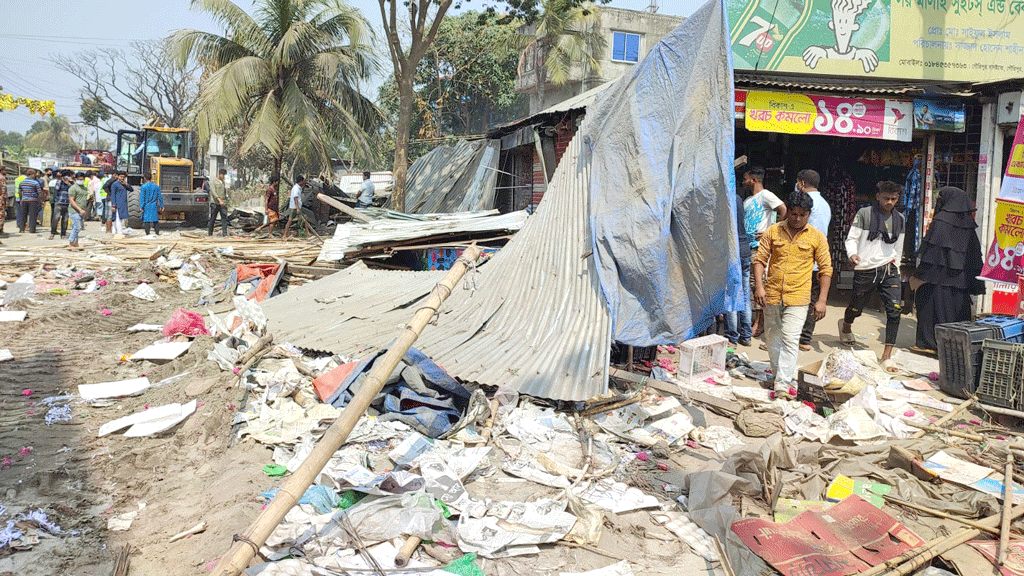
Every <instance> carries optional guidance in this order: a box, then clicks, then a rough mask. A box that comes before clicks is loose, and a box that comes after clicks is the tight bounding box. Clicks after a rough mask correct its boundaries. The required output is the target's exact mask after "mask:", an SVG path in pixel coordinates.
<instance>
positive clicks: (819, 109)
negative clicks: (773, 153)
mask: <svg viewBox="0 0 1024 576" xmlns="http://www.w3.org/2000/svg"><path fill="white" fill-rule="evenodd" d="M913 115H914V103H913V102H910V101H901V100H887V99H885V100H883V99H872V98H840V97H836V96H811V95H806V94H788V93H781V92H757V91H751V92H748V93H747V98H746V110H745V114H744V118H745V120H744V124H745V126H746V128H747V130H751V131H754V132H781V133H783V134H819V135H822V136H842V137H846V138H874V139H878V140H898V141H901V142H910V140H911V137H912V135H913Z"/></svg>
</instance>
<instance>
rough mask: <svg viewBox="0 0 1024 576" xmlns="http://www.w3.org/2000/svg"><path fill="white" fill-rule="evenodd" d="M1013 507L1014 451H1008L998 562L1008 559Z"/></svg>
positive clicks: (1001, 563)
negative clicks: (1007, 551)
mask: <svg viewBox="0 0 1024 576" xmlns="http://www.w3.org/2000/svg"><path fill="white" fill-rule="evenodd" d="M1012 509H1013V452H1010V451H1009V450H1007V451H1006V471H1005V472H1004V473H1003V523H1002V526H1001V527H1000V528H999V552H998V554H997V555H996V564H998V565H999V566H1002V565H1003V562H1005V561H1006V546H1007V544H1009V543H1010V512H1011V510H1012Z"/></svg>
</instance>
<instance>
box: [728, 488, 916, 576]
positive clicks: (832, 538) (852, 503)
mask: <svg viewBox="0 0 1024 576" xmlns="http://www.w3.org/2000/svg"><path fill="white" fill-rule="evenodd" d="M732 530H733V532H735V533H736V535H737V536H739V537H740V539H741V540H742V541H743V543H744V544H746V545H747V546H748V547H749V548H750V549H751V550H753V551H754V553H755V554H757V555H758V556H760V557H761V558H763V559H764V560H765V561H767V562H768V563H769V564H771V565H772V566H773V567H774V568H775V569H776V570H778V571H779V572H781V573H782V574H783V575H784V576H807V575H809V574H814V575H815V576H848V575H849V574H856V573H857V572H862V571H864V570H866V569H868V568H870V567H871V566H876V565H878V564H880V563H882V562H886V561H888V560H891V559H892V558H895V557H897V556H899V555H900V554H902V553H904V552H906V551H907V550H910V549H911V548H915V547H917V546H920V545H922V544H924V541H923V540H921V538H920V537H918V536H917V535H916V534H914V533H913V532H912V531H910V530H909V529H908V528H906V527H905V526H903V525H902V524H900V523H899V522H898V521H897V520H896V519H895V518H893V517H892V516H889V515H888V514H887V513H885V512H884V511H882V510H879V509H878V508H875V507H874V506H872V505H871V504H870V503H869V502H867V501H866V500H864V499H862V498H861V497H859V496H856V495H853V496H850V497H849V498H847V499H846V500H843V501H842V502H840V503H838V504H836V505H835V506H832V507H831V508H829V509H828V510H827V511H825V512H816V511H813V510H808V511H807V512H803V513H801V514H799V515H798V516H797V517H796V518H794V519H793V520H790V521H789V522H785V523H781V524H779V523H775V522H769V521H767V520H762V519H760V518H748V519H744V520H739V521H737V522H734V523H733V525H732Z"/></svg>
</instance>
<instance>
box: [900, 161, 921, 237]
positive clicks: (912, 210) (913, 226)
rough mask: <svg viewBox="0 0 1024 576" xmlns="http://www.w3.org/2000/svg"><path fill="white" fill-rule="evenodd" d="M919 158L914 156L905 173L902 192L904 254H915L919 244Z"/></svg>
mask: <svg viewBox="0 0 1024 576" xmlns="http://www.w3.org/2000/svg"><path fill="white" fill-rule="evenodd" d="M922 186H923V184H922V183H921V157H920V155H918V156H914V164H913V166H912V167H911V168H910V172H908V173H907V182H906V185H905V186H904V192H903V215H904V216H905V217H906V220H907V227H906V230H907V232H906V236H905V238H906V240H904V244H903V253H904V254H917V246H918V243H919V242H920V234H921V227H920V226H919V224H918V223H919V222H920V220H919V219H918V218H919V216H920V210H921V188H922Z"/></svg>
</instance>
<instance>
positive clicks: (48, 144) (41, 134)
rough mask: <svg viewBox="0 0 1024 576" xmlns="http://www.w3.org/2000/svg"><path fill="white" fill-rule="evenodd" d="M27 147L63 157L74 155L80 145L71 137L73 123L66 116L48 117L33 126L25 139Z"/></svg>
mask: <svg viewBox="0 0 1024 576" xmlns="http://www.w3.org/2000/svg"><path fill="white" fill-rule="evenodd" d="M25 146H26V147H27V148H41V149H43V150H45V151H47V152H56V153H57V154H58V155H62V156H66V155H69V154H74V152H75V150H78V145H77V144H76V143H75V141H74V139H73V138H72V137H71V123H70V122H68V119H67V117H66V116H48V117H47V118H46V119H45V120H41V121H39V122H36V123H35V124H33V125H32V127H31V128H29V134H28V136H26V138H25Z"/></svg>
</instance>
